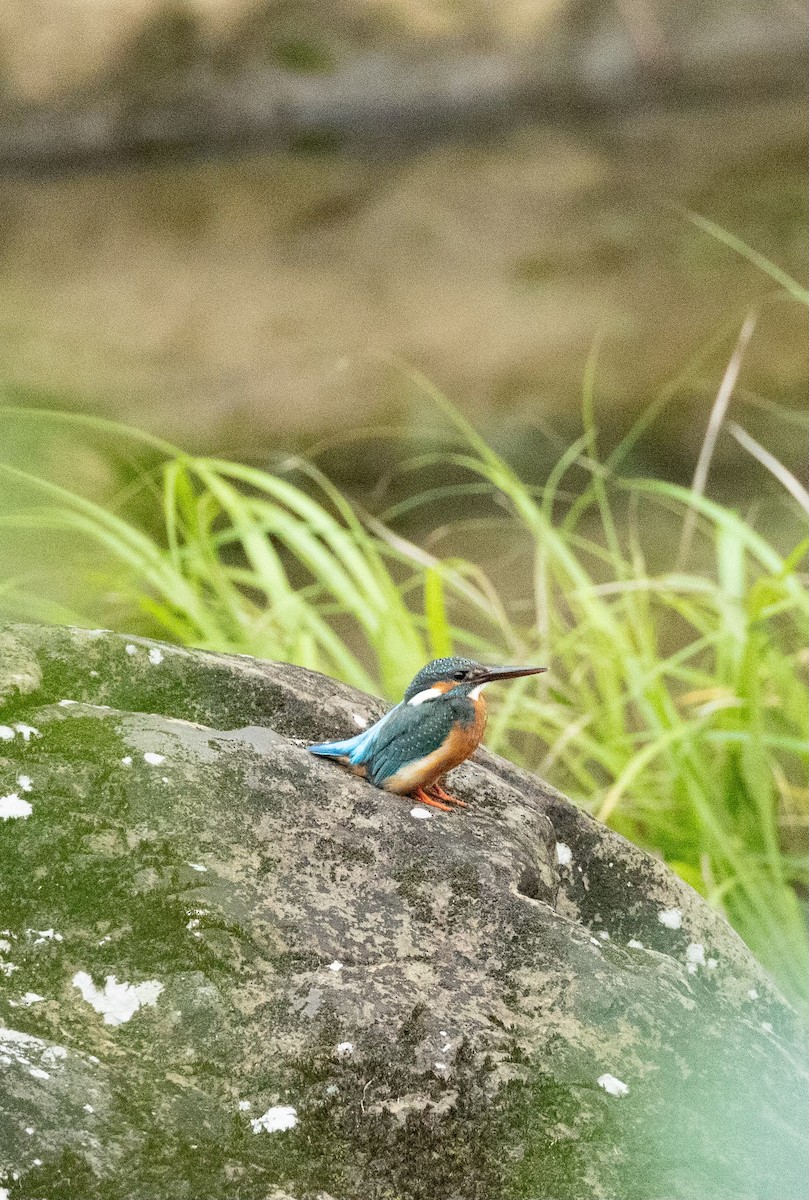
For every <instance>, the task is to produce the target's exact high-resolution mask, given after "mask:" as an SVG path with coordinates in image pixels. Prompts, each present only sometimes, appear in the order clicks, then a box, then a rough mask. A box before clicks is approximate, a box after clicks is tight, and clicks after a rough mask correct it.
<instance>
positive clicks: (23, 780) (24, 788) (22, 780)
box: [17, 775, 34, 792]
mask: <svg viewBox="0 0 809 1200" xmlns="http://www.w3.org/2000/svg"><path fill="white" fill-rule="evenodd" d="M17 787H18V788H19V789H20V791H21V792H31V791H33V788H34V785H33V784H32V783H31V776H30V775H18V776H17Z"/></svg>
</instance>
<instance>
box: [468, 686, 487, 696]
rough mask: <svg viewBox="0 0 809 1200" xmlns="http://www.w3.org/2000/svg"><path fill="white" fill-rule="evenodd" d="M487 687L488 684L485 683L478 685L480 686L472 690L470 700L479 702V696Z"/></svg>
mask: <svg viewBox="0 0 809 1200" xmlns="http://www.w3.org/2000/svg"><path fill="white" fill-rule="evenodd" d="M485 686H486V684H485V683H479V684H478V686H477V687H476V688H472V691H471V692H470V693H469V699H470V700H477V698H478V696H479V695H480V693H481V692H482V691H483V689H484V688H485Z"/></svg>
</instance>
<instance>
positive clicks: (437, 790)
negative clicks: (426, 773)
mask: <svg viewBox="0 0 809 1200" xmlns="http://www.w3.org/2000/svg"><path fill="white" fill-rule="evenodd" d="M430 793H431V795H433V796H435V798H436V799H437V800H443V801H444V803H445V804H457V805H458V807H459V808H466V801H464V800H459V799H458V797H457V796H453V795H451V794H450V793H449V792H445V791H444V789H443V788H442V787H441V786H440V784H437V783H433V784H431V785H430Z"/></svg>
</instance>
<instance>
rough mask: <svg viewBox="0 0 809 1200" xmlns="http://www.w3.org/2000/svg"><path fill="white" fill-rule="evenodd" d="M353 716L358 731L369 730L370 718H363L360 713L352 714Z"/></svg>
mask: <svg viewBox="0 0 809 1200" xmlns="http://www.w3.org/2000/svg"><path fill="white" fill-rule="evenodd" d="M351 716H352V718H353V720H354V724H355V725H356V726H357V728H358V729H367V728H368V718H367V717H362V716H360V714H359V713H352V714H351Z"/></svg>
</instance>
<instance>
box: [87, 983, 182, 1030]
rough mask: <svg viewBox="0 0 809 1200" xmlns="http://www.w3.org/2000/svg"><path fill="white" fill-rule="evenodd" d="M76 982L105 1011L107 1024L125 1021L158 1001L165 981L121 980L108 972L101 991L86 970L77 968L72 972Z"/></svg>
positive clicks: (90, 1000) (98, 1011) (120, 1023)
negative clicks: (124, 981)
mask: <svg viewBox="0 0 809 1200" xmlns="http://www.w3.org/2000/svg"><path fill="white" fill-rule="evenodd" d="M73 986H74V987H76V988H78V989H79V991H80V992H81V994H82V998H83V999H84V1000H86V1001H87V1003H88V1004H91V1005H92V1006H93V1008H94V1009H95V1010H96V1012H97V1013H103V1015H104V1024H105V1025H123V1023H124V1022H125V1021H128V1020H130V1018H131V1017H133V1016H134V1015H135V1013H136V1012H137V1011H138V1009H139V1008H142V1007H144V1006H149V1007H152V1006H153V1005H155V1004H156V1003H157V997H158V996H159V995H160V993H161V992H162V991H163V990H164V986H165V985H164V984H162V983H160V982H159V981H158V980H157V979H146V980H144V982H143V983H135V984H133V983H119V982H118V980H117V979H116V977H115V976H114V975H108V976H107V977H106V979H105V980H104V990H103V991H101V990H100V989H99V988H97V987H96V985H95V984H94V983H93V981H92V979H91V978H90V976H89V975H88V974H87V972H86V971H77V972H76V974H75V975H74V976H73Z"/></svg>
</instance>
